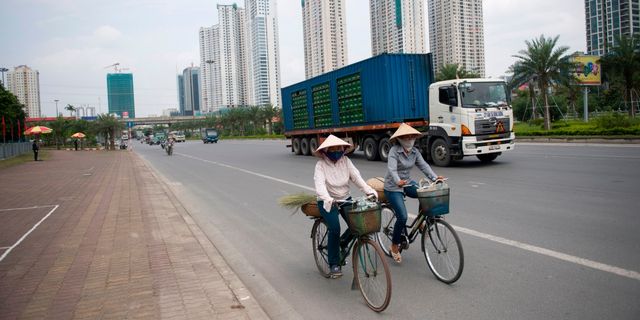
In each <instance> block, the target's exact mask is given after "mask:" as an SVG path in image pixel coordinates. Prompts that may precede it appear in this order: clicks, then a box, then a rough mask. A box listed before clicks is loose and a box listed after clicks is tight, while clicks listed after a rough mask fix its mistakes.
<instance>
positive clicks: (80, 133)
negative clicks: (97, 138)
mask: <svg viewBox="0 0 640 320" xmlns="http://www.w3.org/2000/svg"><path fill="white" fill-rule="evenodd" d="M84 137H86V135H85V134H84V133H82V132H76V133H74V134H72V135H71V138H80V139H82V138H84Z"/></svg>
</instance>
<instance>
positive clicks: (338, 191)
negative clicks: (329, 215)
mask: <svg viewBox="0 0 640 320" xmlns="http://www.w3.org/2000/svg"><path fill="white" fill-rule="evenodd" d="M313 181H314V183H315V187H316V195H317V196H318V200H322V201H324V205H323V207H324V209H325V210H326V211H327V212H329V211H330V210H331V205H332V204H333V200H334V199H335V200H345V199H347V198H348V197H349V181H351V182H353V183H354V184H355V185H356V186H358V188H360V190H362V192H364V193H366V194H376V191H375V190H373V188H371V187H370V186H369V185H367V183H366V182H364V180H363V179H362V176H360V171H358V169H356V167H355V166H354V165H353V163H352V162H351V159H349V158H347V157H346V156H342V158H340V159H339V160H338V161H336V162H335V163H334V162H333V161H331V160H329V159H327V158H326V157H324V156H323V157H322V159H320V160H318V162H317V163H316V169H315V172H314V174H313Z"/></svg>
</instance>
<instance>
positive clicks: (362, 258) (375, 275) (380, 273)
mask: <svg viewBox="0 0 640 320" xmlns="http://www.w3.org/2000/svg"><path fill="white" fill-rule="evenodd" d="M351 260H352V261H353V276H354V278H355V281H356V285H357V286H358V288H359V289H360V293H362V296H363V297H364V300H365V302H366V303H367V305H368V306H369V308H371V309H372V310H373V311H376V312H381V311H383V310H384V309H386V308H387V306H389V302H391V272H390V271H389V265H388V264H387V259H386V258H385V257H384V254H383V253H382V250H381V249H380V247H379V246H378V245H377V244H376V243H375V242H374V241H373V240H371V239H369V238H361V239H359V240H358V243H357V244H356V246H355V248H354V250H353V256H352V259H351Z"/></svg>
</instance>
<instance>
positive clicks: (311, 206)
mask: <svg viewBox="0 0 640 320" xmlns="http://www.w3.org/2000/svg"><path fill="white" fill-rule="evenodd" d="M300 209H301V210H302V213H304V214H306V215H307V216H309V217H314V218H321V217H322V215H321V214H320V209H318V203H317V202H309V203H306V204H303V205H302V207H301V208H300Z"/></svg>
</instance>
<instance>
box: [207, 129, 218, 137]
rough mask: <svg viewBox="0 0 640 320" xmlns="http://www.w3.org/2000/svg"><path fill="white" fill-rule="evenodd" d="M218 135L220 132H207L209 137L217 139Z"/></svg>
mask: <svg viewBox="0 0 640 320" xmlns="http://www.w3.org/2000/svg"><path fill="white" fill-rule="evenodd" d="M217 135H218V132H217V131H215V130H207V136H208V137H215V136H217Z"/></svg>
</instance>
